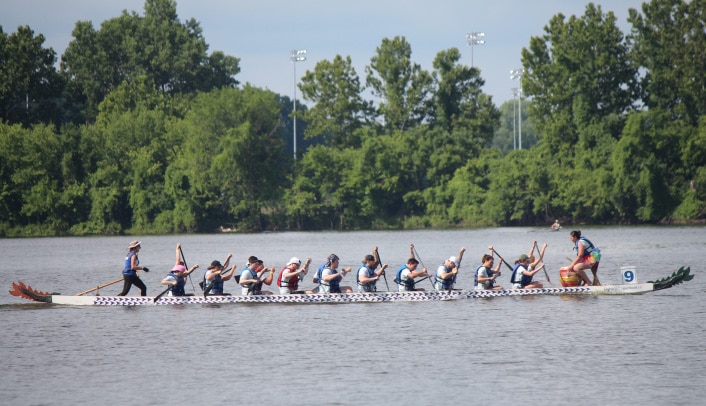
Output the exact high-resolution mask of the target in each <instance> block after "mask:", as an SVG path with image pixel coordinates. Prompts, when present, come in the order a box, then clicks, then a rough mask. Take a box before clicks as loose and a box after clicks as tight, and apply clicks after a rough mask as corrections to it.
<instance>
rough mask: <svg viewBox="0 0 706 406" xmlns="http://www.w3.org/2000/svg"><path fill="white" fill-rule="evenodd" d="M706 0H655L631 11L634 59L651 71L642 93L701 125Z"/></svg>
mask: <svg viewBox="0 0 706 406" xmlns="http://www.w3.org/2000/svg"><path fill="white" fill-rule="evenodd" d="M704 9H706V1H705V0H692V1H684V0H652V1H649V2H645V3H643V4H642V14H640V13H639V12H638V11H637V10H635V9H630V10H629V15H630V16H629V18H628V21H629V22H630V23H632V25H633V28H632V33H631V35H630V36H629V40H630V41H631V43H632V44H633V58H634V59H635V60H636V61H637V63H639V64H640V66H642V67H643V68H644V69H645V70H646V72H645V75H644V77H643V78H642V88H643V94H642V98H643V101H644V103H645V105H647V106H648V107H649V108H650V109H655V108H660V109H663V110H665V111H668V112H669V113H670V116H671V118H672V119H676V120H684V121H686V122H688V123H689V124H690V125H692V126H697V125H698V121H699V119H700V117H701V116H703V115H704V114H706V92H705V91H704V89H706V75H704V72H706V30H705V29H704V27H705V26H706V20H704V13H703V11H704Z"/></svg>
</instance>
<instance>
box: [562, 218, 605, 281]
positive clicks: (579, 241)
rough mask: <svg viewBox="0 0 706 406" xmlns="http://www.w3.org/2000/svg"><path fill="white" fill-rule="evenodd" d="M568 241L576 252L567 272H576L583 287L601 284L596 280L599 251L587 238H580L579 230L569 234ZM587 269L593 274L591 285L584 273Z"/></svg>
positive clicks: (599, 258) (599, 257)
mask: <svg viewBox="0 0 706 406" xmlns="http://www.w3.org/2000/svg"><path fill="white" fill-rule="evenodd" d="M569 240H571V242H573V243H574V250H575V251H576V258H574V260H573V261H572V262H571V265H569V270H570V271H576V273H577V274H579V277H581V280H583V282H584V284H585V285H590V284H593V286H598V285H600V284H601V283H600V281H599V280H598V264H599V263H600V261H601V250H599V249H598V247H596V246H595V245H593V243H592V242H591V241H590V240H589V239H588V238H586V237H581V230H574V231H572V232H570V233H569ZM588 268H591V272H592V273H593V283H591V281H590V280H589V279H588V276H587V275H586V272H585V271H584V270H585V269H588Z"/></svg>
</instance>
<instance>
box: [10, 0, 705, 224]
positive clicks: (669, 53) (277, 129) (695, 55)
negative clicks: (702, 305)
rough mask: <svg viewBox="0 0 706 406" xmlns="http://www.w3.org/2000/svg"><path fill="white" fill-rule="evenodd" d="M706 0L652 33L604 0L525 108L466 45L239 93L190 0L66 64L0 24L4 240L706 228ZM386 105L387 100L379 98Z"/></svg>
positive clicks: (572, 27) (534, 61) (532, 65)
mask: <svg viewBox="0 0 706 406" xmlns="http://www.w3.org/2000/svg"><path fill="white" fill-rule="evenodd" d="M704 9H706V0H693V1H688V2H687V1H685V0H653V1H651V2H649V3H645V4H644V5H643V6H642V9H641V10H630V18H629V22H630V23H631V24H632V30H631V32H630V33H628V34H627V35H625V34H623V33H622V32H621V31H620V30H619V29H618V27H617V24H616V19H615V16H614V15H613V13H612V12H604V11H603V10H602V9H601V8H600V7H599V6H595V5H594V4H588V5H587V6H586V9H585V13H584V15H582V16H571V17H569V18H566V17H565V16H563V15H561V14H558V15H556V16H554V17H553V18H552V19H551V20H550V21H549V23H548V24H547V25H546V26H545V27H544V32H545V33H544V35H542V36H537V37H532V38H530V39H529V45H528V47H527V48H525V49H523V51H522V62H523V68H524V69H525V73H524V74H523V76H522V78H521V80H522V89H523V93H524V95H525V98H524V99H522V101H521V103H522V105H521V109H519V108H518V109H517V110H518V111H519V110H521V111H522V117H521V123H522V130H523V143H522V146H523V149H516V148H515V147H516V143H515V126H516V125H517V124H518V123H517V121H516V119H515V114H516V111H515V108H516V107H519V104H518V103H519V101H517V100H515V101H509V102H507V103H505V104H503V105H502V106H500V107H496V106H495V104H494V103H493V101H492V98H491V97H490V96H489V95H487V94H485V93H483V90H482V88H483V85H484V81H483V79H482V76H481V72H480V71H479V70H478V69H477V68H473V67H468V66H465V65H463V64H461V63H460V59H461V58H460V52H459V50H458V49H456V48H450V49H447V50H442V51H440V52H439V53H438V54H437V55H436V57H435V59H434V61H432V67H433V70H432V71H425V70H424V69H422V68H421V67H420V65H419V64H418V63H415V62H414V61H413V59H412V46H411V44H409V43H408V42H407V40H406V39H405V38H404V37H395V38H392V39H389V38H384V39H383V40H382V42H381V44H380V46H379V47H378V48H377V49H376V52H375V55H374V56H373V57H372V58H371V60H370V64H369V65H368V66H367V67H366V69H365V75H366V76H365V78H364V81H361V79H360V78H359V76H358V73H357V72H356V71H355V69H354V68H353V65H352V61H351V59H350V57H342V56H336V57H335V58H334V59H333V60H331V61H328V60H322V61H320V62H318V63H317V64H316V66H315V67H314V68H313V70H311V71H308V72H306V73H305V74H304V75H303V77H302V78H301V82H300V84H299V88H300V89H301V92H302V98H303V99H304V101H306V102H307V103H308V105H306V106H305V105H301V106H297V116H298V120H299V121H301V124H302V125H301V127H300V129H301V134H299V136H300V137H301V138H302V141H304V142H303V145H304V146H305V148H304V149H303V150H300V151H298V153H299V154H298V156H297V159H296V160H295V159H293V157H292V156H291V148H288V146H289V140H290V138H291V134H292V126H291V123H292V110H293V109H292V104H291V100H289V99H288V98H287V97H285V96H281V95H277V94H274V93H272V92H270V91H268V90H263V89H259V88H256V87H252V86H250V85H245V86H239V83H238V81H237V80H235V76H236V75H237V73H238V72H239V67H238V64H239V60H238V58H235V57H232V56H227V55H224V54H223V53H222V52H218V51H216V52H213V53H211V54H210V55H207V53H206V52H207V49H208V46H207V44H206V42H205V39H204V38H203V37H202V36H201V29H200V27H199V24H198V23H197V22H195V21H194V20H189V21H187V22H185V23H181V22H180V21H179V19H178V17H177V13H176V3H175V2H174V1H172V0H146V2H145V10H144V15H143V16H140V15H138V14H137V13H134V12H133V13H132V14H128V13H127V12H123V14H122V15H121V16H119V17H117V18H114V19H111V20H108V21H105V22H103V24H101V27H100V29H98V30H96V29H94V28H93V27H92V25H91V23H89V22H77V23H76V27H75V29H74V31H73V40H72V41H71V43H70V44H69V46H68V48H67V49H66V51H65V53H64V54H63V55H62V57H61V66H60V69H59V71H57V68H56V67H55V64H56V54H55V52H54V51H53V50H52V49H46V48H43V42H44V37H43V36H42V35H41V34H39V35H36V36H35V34H34V32H33V31H32V30H31V29H30V28H29V27H26V26H25V27H19V28H18V30H17V32H15V33H11V34H6V33H5V32H4V31H2V28H1V27H0V118H1V119H2V123H0V179H1V182H2V183H0V235H5V236H11V235H59V234H106V233H172V232H210V231H215V230H217V229H219V227H226V228H234V229H238V230H245V231H253V230H277V229H305V230H318V229H362V228H365V229H367V228H417V227H472V226H493V225H544V224H549V223H551V222H553V221H554V219H555V218H556V219H560V220H561V221H564V222H569V223H574V224H576V223H592V224H600V223H657V222H696V221H703V220H704V219H705V218H706V213H705V207H706V204H705V202H706V116H705V115H704V113H705V112H704V109H706V89H705V87H706V82H705V80H706V79H705V78H706V76H704V74H703V72H704V71H706V29H705V24H706V21H705V19H704V15H703V10H704ZM366 94H372V95H373V99H371V100H368V99H366V98H365V95H366Z"/></svg>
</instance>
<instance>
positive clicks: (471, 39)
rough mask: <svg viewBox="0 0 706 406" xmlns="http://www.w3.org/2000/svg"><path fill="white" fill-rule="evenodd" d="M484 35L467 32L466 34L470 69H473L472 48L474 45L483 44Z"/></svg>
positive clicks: (482, 33)
mask: <svg viewBox="0 0 706 406" xmlns="http://www.w3.org/2000/svg"><path fill="white" fill-rule="evenodd" d="M483 38H485V33H484V32H469V33H468V34H466V42H467V43H468V46H470V47H471V68H472V67H473V47H474V46H475V45H483V44H485V40H484V39H483Z"/></svg>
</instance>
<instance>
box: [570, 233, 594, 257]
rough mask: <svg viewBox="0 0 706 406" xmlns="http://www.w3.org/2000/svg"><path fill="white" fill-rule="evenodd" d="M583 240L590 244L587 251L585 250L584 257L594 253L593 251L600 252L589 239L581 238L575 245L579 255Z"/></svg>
mask: <svg viewBox="0 0 706 406" xmlns="http://www.w3.org/2000/svg"><path fill="white" fill-rule="evenodd" d="M581 240H583V241H586V242H587V243H588V247H586V249H584V250H583V255H588V254H590V253H592V252H593V251H598V252H600V250H599V249H598V247H596V246H595V245H593V243H592V242H591V241H590V240H589V239H588V238H586V237H581V238H579V239H578V240H576V243H575V244H574V250H576V252H577V253H578V252H579V241H581Z"/></svg>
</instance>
